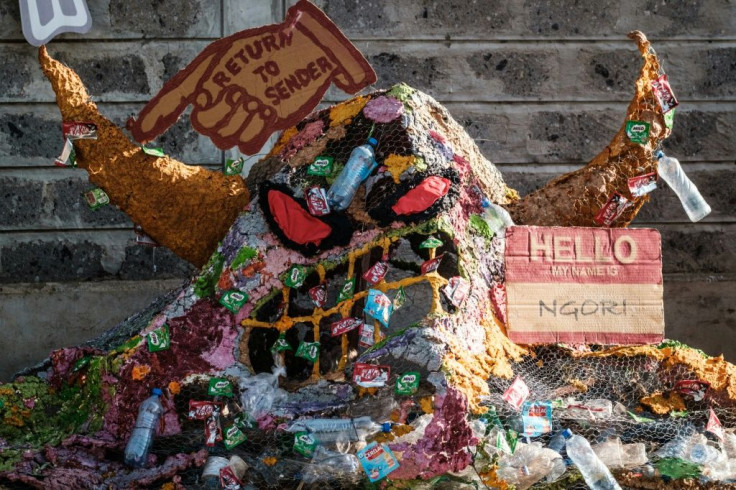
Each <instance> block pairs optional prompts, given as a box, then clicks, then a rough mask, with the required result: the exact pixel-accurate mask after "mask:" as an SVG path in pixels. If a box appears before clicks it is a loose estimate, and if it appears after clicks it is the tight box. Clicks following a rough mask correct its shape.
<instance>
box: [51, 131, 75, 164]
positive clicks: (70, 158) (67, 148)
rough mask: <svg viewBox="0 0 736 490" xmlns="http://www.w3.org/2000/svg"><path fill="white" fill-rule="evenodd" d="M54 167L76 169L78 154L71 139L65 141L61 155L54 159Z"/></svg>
mask: <svg viewBox="0 0 736 490" xmlns="http://www.w3.org/2000/svg"><path fill="white" fill-rule="evenodd" d="M54 165H56V166H57V167H76V166H77V153H76V152H75V151H74V144H73V143H72V142H71V140H70V139H69V138H67V139H65V140H64V148H63V149H62V150H61V155H59V156H58V157H56V158H55V159H54Z"/></svg>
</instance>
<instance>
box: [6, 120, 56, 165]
mask: <svg viewBox="0 0 736 490" xmlns="http://www.w3.org/2000/svg"><path fill="white" fill-rule="evenodd" d="M25 110H26V111H28V112H22V113H15V114H14V113H12V112H5V113H3V114H0V161H3V160H6V161H17V160H18V159H29V158H38V159H42V160H44V162H45V164H46V165H49V164H53V159H54V158H55V157H56V156H58V155H59V153H61V149H62V144H63V140H62V133H61V116H59V115H58V110H57V113H56V118H55V119H51V118H48V117H46V118H44V117H43V116H42V115H41V114H39V112H40V111H29V110H28V109H25ZM5 157H7V158H5ZM8 163H9V164H10V165H12V162H8Z"/></svg>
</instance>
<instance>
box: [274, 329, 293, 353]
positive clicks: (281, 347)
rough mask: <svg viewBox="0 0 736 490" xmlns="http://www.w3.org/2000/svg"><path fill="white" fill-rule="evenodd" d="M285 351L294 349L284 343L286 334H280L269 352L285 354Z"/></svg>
mask: <svg viewBox="0 0 736 490" xmlns="http://www.w3.org/2000/svg"><path fill="white" fill-rule="evenodd" d="M287 350H294V348H293V347H292V346H291V345H290V344H289V343H288V342H287V341H286V334H285V333H283V332H282V333H281V334H279V338H277V339H276V342H274V343H273V345H272V346H271V352H285V351H287Z"/></svg>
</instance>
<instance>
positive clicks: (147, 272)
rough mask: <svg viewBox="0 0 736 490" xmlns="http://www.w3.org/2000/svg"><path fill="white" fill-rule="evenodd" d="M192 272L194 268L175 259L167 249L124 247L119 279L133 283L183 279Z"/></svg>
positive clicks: (137, 246) (185, 262)
mask: <svg viewBox="0 0 736 490" xmlns="http://www.w3.org/2000/svg"><path fill="white" fill-rule="evenodd" d="M154 266H155V270H154ZM194 271H195V268H194V266H192V265H191V264H190V263H189V262H187V261H185V260H183V259H180V258H179V257H177V256H176V255H175V254H174V253H173V252H172V251H171V250H169V249H168V248H165V247H158V248H151V247H145V246H142V245H130V246H128V247H125V260H124V261H123V265H122V266H121V267H120V273H119V277H120V278H121V279H124V280H135V281H143V280H150V279H172V278H182V279H183V278H187V277H189V276H190V275H192V274H193V273H194Z"/></svg>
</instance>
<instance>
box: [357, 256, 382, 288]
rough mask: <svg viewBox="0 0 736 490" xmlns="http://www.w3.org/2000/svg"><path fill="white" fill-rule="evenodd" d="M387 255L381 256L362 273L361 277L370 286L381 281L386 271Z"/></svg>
mask: <svg viewBox="0 0 736 490" xmlns="http://www.w3.org/2000/svg"><path fill="white" fill-rule="evenodd" d="M387 261H388V257H383V258H382V259H381V260H380V261H378V262H376V263H375V264H373V265H372V266H371V268H370V269H368V270H367V271H366V272H365V274H363V279H365V282H367V283H368V284H369V285H371V286H375V285H376V284H378V283H379V282H381V281H383V279H384V278H385V277H386V273H388V262H387Z"/></svg>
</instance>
